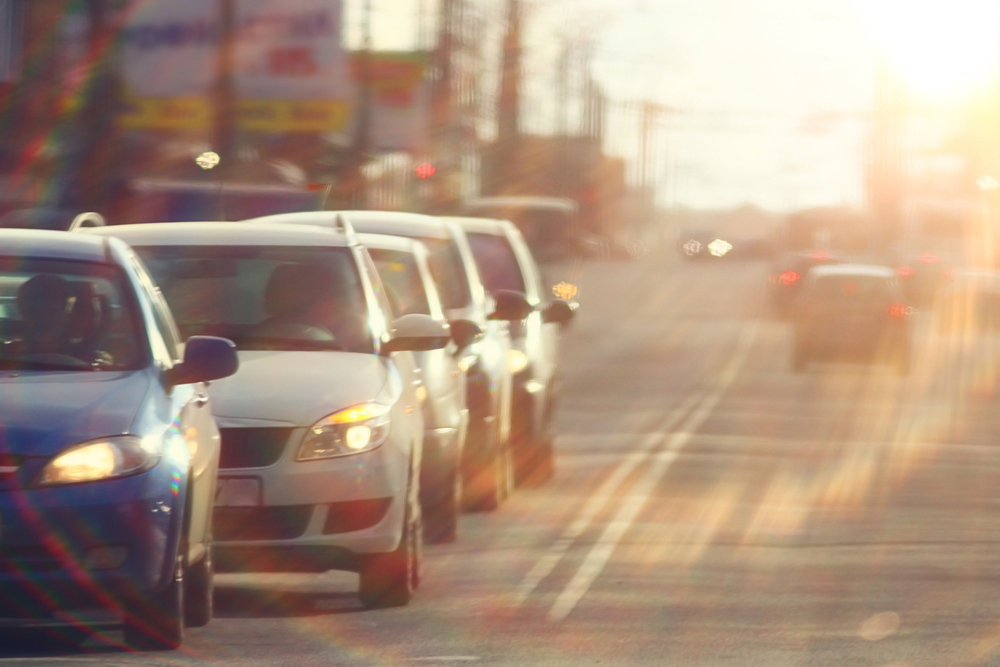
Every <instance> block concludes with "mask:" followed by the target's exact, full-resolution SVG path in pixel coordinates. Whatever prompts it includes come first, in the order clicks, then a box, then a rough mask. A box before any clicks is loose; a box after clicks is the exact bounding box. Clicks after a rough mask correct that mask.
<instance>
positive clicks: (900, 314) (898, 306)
mask: <svg viewBox="0 0 1000 667" xmlns="http://www.w3.org/2000/svg"><path fill="white" fill-rule="evenodd" d="M906 310H907V309H906V304H905V303H894V304H892V305H891V306H889V308H888V311H889V317H892V318H894V319H897V320H901V319H903V318H904V317H906Z"/></svg>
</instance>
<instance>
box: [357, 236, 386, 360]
mask: <svg viewBox="0 0 1000 667" xmlns="http://www.w3.org/2000/svg"><path fill="white" fill-rule="evenodd" d="M360 254H361V257H362V258H363V259H362V264H363V266H364V272H365V275H366V276H367V277H368V284H369V285H371V289H372V292H373V294H374V296H375V309H376V316H377V319H380V320H381V322H379V323H378V326H377V327H376V328H377V329H378V330H377V331H376V332H375V334H376V337H377V338H380V339H383V340H384V338H385V336H387V335H388V333H389V331H391V330H392V322H393V320H394V319H395V317H394V316H393V313H392V308H391V307H390V306H389V300H388V298H386V295H385V292H384V291H383V288H382V281H381V280H380V279H379V277H378V271H377V270H376V268H375V264H374V262H372V258H371V257H369V255H368V253H367V252H365V251H362V252H361V253H360Z"/></svg>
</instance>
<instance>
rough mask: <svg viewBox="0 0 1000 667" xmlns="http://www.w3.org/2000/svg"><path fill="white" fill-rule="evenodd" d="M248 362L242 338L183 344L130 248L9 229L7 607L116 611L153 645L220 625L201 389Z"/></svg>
mask: <svg viewBox="0 0 1000 667" xmlns="http://www.w3.org/2000/svg"><path fill="white" fill-rule="evenodd" d="M182 349H183V354H182V352H181V350H182ZM237 366H238V361H237V358H236V352H235V348H234V347H233V344H232V343H231V342H230V341H227V340H221V339H219V338H210V337H194V338H191V339H190V340H189V341H188V342H187V344H186V345H185V346H183V347H182V346H181V344H180V341H179V340H178V337H177V330H176V328H175V325H174V321H173V318H172V316H171V314H170V311H169V309H168V308H167V306H166V304H165V302H164V300H163V297H162V296H161V294H160V293H159V291H158V290H157V289H156V287H154V284H153V281H152V280H151V278H150V276H149V275H148V274H147V272H146V270H145V269H144V268H143V265H142V263H141V262H140V261H139V260H138V259H137V258H136V255H135V253H134V252H133V251H132V249H130V248H129V247H128V246H127V245H125V244H124V243H122V242H121V241H118V240H116V239H107V238H98V237H93V236H84V235H82V234H67V233H64V232H50V231H22V230H3V231H0V422H2V424H3V437H2V439H0V491H2V493H0V544H2V547H0V589H2V590H3V596H2V600H0V610H2V611H0V616H4V617H8V616H10V615H15V616H18V617H20V620H21V621H28V622H30V621H33V620H37V619H38V618H48V620H49V621H50V622H51V620H52V619H51V616H52V614H53V613H55V612H57V611H61V610H64V609H65V608H74V607H94V606H109V605H113V606H117V607H119V608H120V609H121V610H122V613H123V623H124V631H125V639H126V641H128V642H129V643H130V644H133V645H134V646H137V647H142V648H149V649H173V648H176V647H177V646H179V645H180V644H181V642H182V640H183V636H184V627H185V625H187V626H189V627H191V626H202V625H206V624H207V623H208V622H209V621H210V620H211V618H212V581H213V561H212V543H211V534H212V531H211V523H212V522H211V513H212V500H213V498H214V496H215V488H216V473H217V469H218V463H219V432H218V430H217V428H216V425H215V422H214V420H213V419H212V413H211V407H210V406H209V400H208V396H207V395H206V393H205V392H206V389H205V384H204V383H205V382H208V381H210V380H218V379H220V378H223V377H225V376H228V375H231V374H233V373H234V372H235V371H236V369H237ZM8 620H10V619H8ZM11 622H14V621H11ZM71 631H72V630H71Z"/></svg>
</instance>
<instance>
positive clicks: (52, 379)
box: [0, 371, 151, 456]
mask: <svg viewBox="0 0 1000 667" xmlns="http://www.w3.org/2000/svg"><path fill="white" fill-rule="evenodd" d="M150 382H151V379H150V376H149V374H148V373H145V372H142V371H132V372H126V373H117V372H101V373H80V372H71V373H51V372H48V373H35V372H20V373H2V374H0V453H5V454H23V455H25V456H51V455H53V454H55V453H56V452H58V451H60V450H61V449H63V448H64V447H67V446H69V445H73V444H76V443H78V442H85V441H87V440H93V439H95V438H102V437H105V436H109V435H117V434H121V433H127V432H128V430H129V427H130V426H131V424H132V421H133V420H134V419H135V415H136V413H137V412H138V410H139V406H140V405H141V404H142V402H143V401H144V400H145V398H146V394H147V393H148V390H149V384H150Z"/></svg>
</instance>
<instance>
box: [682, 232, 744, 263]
mask: <svg viewBox="0 0 1000 667" xmlns="http://www.w3.org/2000/svg"><path fill="white" fill-rule="evenodd" d="M713 244H714V245H713ZM710 246H711V248H710ZM713 249H714V252H713ZM731 249H732V246H731V245H730V244H729V243H728V242H727V241H725V240H722V239H719V236H718V234H716V232H715V230H714V229H705V228H699V229H684V230H681V232H680V233H679V234H678V235H677V252H678V253H680V255H681V257H685V258H687V259H712V258H718V257H723V256H725V255H726V253H728V252H729V251H730V250H731Z"/></svg>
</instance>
